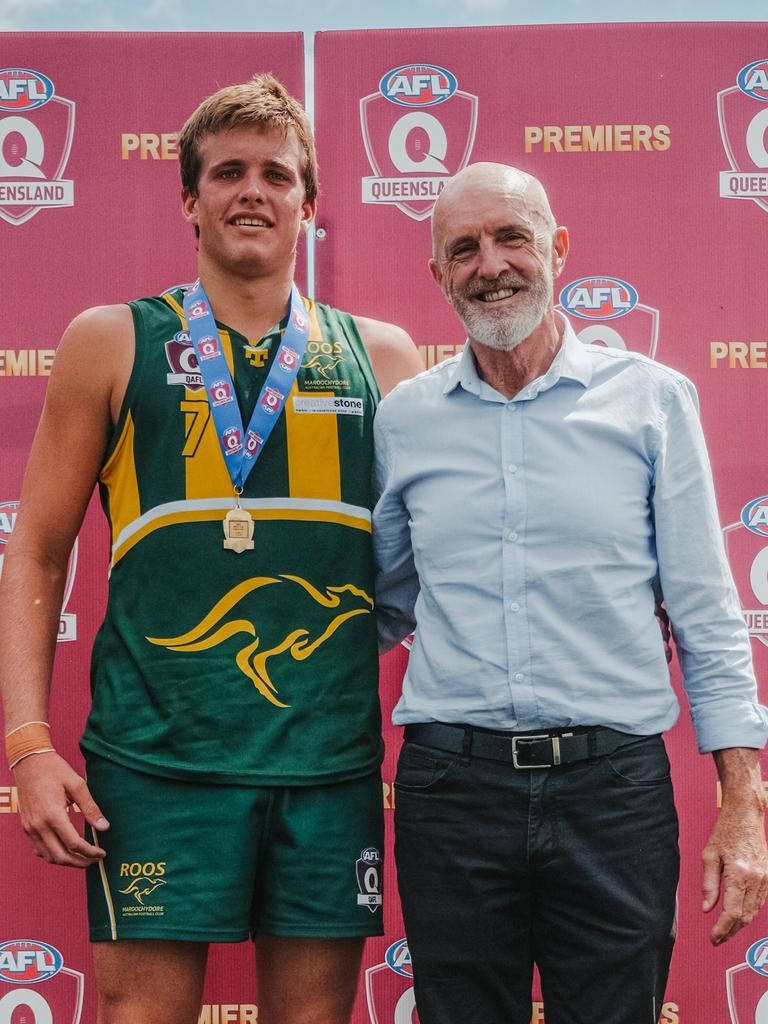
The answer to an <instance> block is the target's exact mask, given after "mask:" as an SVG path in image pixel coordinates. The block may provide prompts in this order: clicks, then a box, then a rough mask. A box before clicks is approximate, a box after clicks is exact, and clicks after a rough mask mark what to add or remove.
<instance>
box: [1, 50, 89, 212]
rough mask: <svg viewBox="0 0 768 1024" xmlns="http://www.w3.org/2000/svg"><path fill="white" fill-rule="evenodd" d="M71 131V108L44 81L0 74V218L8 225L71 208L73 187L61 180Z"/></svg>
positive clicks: (21, 73)
mask: <svg viewBox="0 0 768 1024" xmlns="http://www.w3.org/2000/svg"><path fill="white" fill-rule="evenodd" d="M74 131H75V104H74V103H73V102H72V100H67V99H64V97H63V96H57V95H56V90H55V88H54V84H53V82H52V81H51V79H50V78H48V77H47V75H43V74H41V73H40V72H39V71H30V70H28V69H26V68H4V69H3V70H0V217H1V218H2V219H3V220H4V221H6V222H7V223H8V224H13V225H14V226H17V227H18V225H20V224H24V223H25V222H26V221H28V220H29V219H30V217H34V216H35V214H36V213H39V212H40V210H44V209H47V208H55V207H62V206H73V205H74V194H75V191H74V184H73V182H71V181H66V180H65V179H64V178H63V177H62V175H63V174H64V170H65V168H66V166H67V161H68V160H69V154H70V150H71V149H72V139H73V137H74Z"/></svg>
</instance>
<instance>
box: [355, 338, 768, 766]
mask: <svg viewBox="0 0 768 1024" xmlns="http://www.w3.org/2000/svg"><path fill="white" fill-rule="evenodd" d="M375 434H376V469H377V478H378V485H379V491H380V495H381V497H380V500H379V502H378V504H377V506H376V510H375V512H374V544H375V551H376V558H377V562H378V565H379V569H380V573H379V580H378V586H377V602H378V612H379V618H380V633H381V638H382V647H384V648H386V647H387V646H390V645H392V644H393V643H396V642H397V641H398V640H400V639H402V638H403V636H405V635H406V634H407V633H409V632H410V631H411V630H412V629H413V628H414V626H415V625H416V624H418V625H417V628H416V634H415V637H414V643H413V649H412V651H411V656H410V661H409V665H408V670H407V673H406V676H405V680H404V683H403V695H402V698H401V699H400V701H399V703H398V704H397V707H396V708H395V712H394V716H393V720H394V721H395V723H396V724H405V723H410V722H429V721H440V722H457V723H465V724H470V725H477V726H483V727H487V728H494V729H516V730H531V729H545V728H548V727H550V728H551V727H561V726H569V725H606V726H610V727H612V728H614V729H620V730H623V731H625V732H630V733H637V734H643V735H645V734H651V733H657V732H662V731H663V730H665V729H668V728H669V727H670V726H672V725H673V724H674V722H675V720H676V719H677V715H678V710H679V709H678V704H677V700H676V697H675V694H674V692H673V690H672V688H671V686H670V682H669V673H668V670H667V664H666V659H665V656H664V647H663V643H662V639H661V635H660V631H659V627H658V624H657V622H656V618H655V616H654V607H655V604H656V601H657V598H658V597H659V595H661V594H663V598H664V600H665V602H666V606H667V609H668V611H669V616H670V619H671V621H672V623H673V628H674V631H675V638H676V643H677V648H678V652H679V656H680V662H681V666H682V671H683V678H684V683H685V689H686V691H687V694H688V698H689V701H690V705H691V713H692V716H693V722H694V726H695V729H696V735H697V739H698V743H699V747H700V749H701V750H702V751H709V750H718V749H722V748H724V747H733V746H747V747H762V746H763V744H764V742H765V740H766V736H767V735H768V712H766V709H765V708H763V707H761V706H760V705H759V704H758V703H757V698H756V687H755V679H754V674H753V670H752V659H751V651H750V641H749V635H748V632H747V629H746V626H745V624H744V620H743V618H742V615H741V611H740V607H739V602H738V598H737V595H736V591H735V588H734V585H733V581H732V578H731V574H730V570H729V568H728V564H727V561H726V558H725V553H724V549H723V543H722V535H721V531H720V526H719V523H718V516H717V509H716V505H715V497H714V491H713V487H712V479H711V472H710V468H709V460H708V457H707V452H706V447H705V444H704V439H703V436H702V432H701V427H700V424H699V419H698V408H697V400H696V392H695V390H694V387H693V385H692V384H691V382H690V381H688V380H687V379H686V378H685V377H683V376H682V375H681V374H679V373H676V372H675V371H674V370H671V369H668V368H667V367H664V366H661V365H660V364H658V363H655V362H653V361H651V360H650V359H647V358H645V357H644V356H641V355H638V354H636V353H633V352H623V351H618V350H615V349H606V348H601V347H599V346H593V345H586V346H585V345H583V344H582V343H581V342H580V341H579V340H578V338H577V337H576V335H575V334H574V332H573V330H572V329H571V327H570V325H569V324H567V323H566V328H565V332H564V337H563V344H562V346H561V348H560V350H559V352H558V354H557V355H556V357H555V359H554V360H553V362H552V365H551V366H550V368H549V370H548V371H547V372H546V373H545V374H544V375H543V376H542V377H539V378H538V379H537V380H535V381H533V382H532V383H531V384H529V385H528V386H527V387H525V388H524V389H523V390H522V391H521V392H519V393H518V394H517V395H515V396H514V398H512V399H509V400H508V399H506V398H505V397H504V396H503V395H501V394H499V392H497V391H496V390H494V389H493V388H492V387H490V386H489V385H488V384H486V383H485V382H484V381H483V380H481V379H480V377H479V376H478V373H477V369H476V366H475V362H474V358H473V356H472V351H471V348H470V346H469V345H467V346H465V348H464V350H463V352H462V354H461V355H458V356H455V357H454V358H453V359H449V360H447V361H446V362H444V363H441V364H440V365H439V366H436V367H434V368H433V369H431V370H428V371H427V372H426V373H422V374H420V375H419V376H418V377H416V378H414V379H413V380H409V381H406V382H404V383H402V384H400V385H399V386H398V387H397V388H395V390H394V391H393V392H392V393H391V394H390V395H389V396H388V397H387V398H385V399H384V401H383V402H382V404H381V406H380V407H379V411H378V413H377V416H376V421H375ZM419 584H420V586H419Z"/></svg>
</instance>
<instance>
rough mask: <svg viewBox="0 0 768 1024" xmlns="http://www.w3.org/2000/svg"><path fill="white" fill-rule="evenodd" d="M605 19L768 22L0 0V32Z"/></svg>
mask: <svg viewBox="0 0 768 1024" xmlns="http://www.w3.org/2000/svg"><path fill="white" fill-rule="evenodd" d="M611 21H645V22H648V21H764V22H765V21H768V0H729V2H728V3H727V4H726V3H725V2H724V0H644V2H643V3H642V5H640V4H639V3H635V4H628V3H626V0H624V2H621V0H539V2H538V3H536V4H532V3H530V0H529V3H523V2H522V0H450V2H447V0H389V2H388V3H383V2H381V0H378V2H377V3H370V2H367V0H271V2H269V3H265V2H263V0H228V2H226V3H224V4H215V3H211V0H135V2H133V3H130V2H129V3H126V2H125V0H98V2H94V0H0V31H18V32H22V31H32V32H41V31H45V32H62V31H107V32H117V31H142V32H180V31H187V32H200V31H225V32H238V31H246V32H259V31H262V32H284V31H292V32H295V31H304V32H310V33H311V32H317V31H323V30H331V29H334V30H335V29H355V28H357V29H359V28H392V27H403V28H407V27H433V26H439V25H532V24H566V23H569V22H611Z"/></svg>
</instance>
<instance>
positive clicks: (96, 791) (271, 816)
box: [86, 753, 384, 942]
mask: <svg viewBox="0 0 768 1024" xmlns="http://www.w3.org/2000/svg"><path fill="white" fill-rule="evenodd" d="M87 766H88V771H87V775H88V786H89V788H90V790H91V792H92V793H93V796H94V799H95V800H96V802H97V803H98V804H99V806H100V808H101V810H102V811H103V812H104V814H105V816H106V817H107V818H108V820H109V823H110V827H109V829H108V830H107V831H106V832H98V833H95V832H94V830H93V829H91V828H90V827H88V828H87V831H86V838H87V839H89V840H90V841H91V842H94V843H96V844H98V845H100V846H103V848H104V849H105V850H106V853H107V855H106V857H105V858H104V860H103V861H102V862H101V863H100V864H96V865H92V866H91V867H89V868H88V869H87V871H86V876H87V886H88V917H89V922H90V933H91V941H93V942H102V941H110V940H117V939H186V940H190V941H196V942H241V941H243V939H247V938H248V937H249V935H259V934H265V935H284V936H297V937H305V938H341V937H353V936H365V935H382V934H383V931H384V929H383V922H382V916H383V906H382V902H383V901H382V894H383V877H382V850H383V848H384V837H383V808H382V787H381V779H380V776H379V773H378V772H376V773H374V774H373V775H367V776H365V777H363V778H360V779H353V780H351V781H347V782H339V783H334V784H325V785H319V786H284V787H281V786H242V785H241V786H227V785H218V784H216V785H214V784H210V783H203V782H197V781H192V782H190V781H179V780H177V779H168V778H163V777H160V776H157V775H147V774H145V773H143V772H136V771H133V770H132V769H130V768H125V767H123V766H122V765H119V764H115V763H114V762H112V761H107V760H105V759H103V758H101V757H98V756H96V755H94V754H90V753H89V754H88V755H87Z"/></svg>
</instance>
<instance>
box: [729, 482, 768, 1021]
mask: <svg viewBox="0 0 768 1024" xmlns="http://www.w3.org/2000/svg"><path fill="white" fill-rule="evenodd" d="M723 538H724V540H725V550H726V553H727V555H728V561H729V562H730V565H731V571H732V572H733V578H734V580H735V582H736V589H737V590H738V592H739V599H740V601H741V610H742V614H743V616H744V619H745V621H746V623H747V628H748V630H749V635H750V636H751V637H752V638H753V639H754V640H757V642H758V643H760V644H763V645H764V646H765V647H768V495H764V496H763V497H761V498H753V499H752V500H751V501H748V502H747V504H746V505H745V506H744V508H743V509H742V510H741V518H740V520H739V522H738V523H731V525H730V526H726V527H724V528H723ZM766 941H768V940H766ZM766 976H767V977H768V975H766ZM766 1024H768V1017H766Z"/></svg>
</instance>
